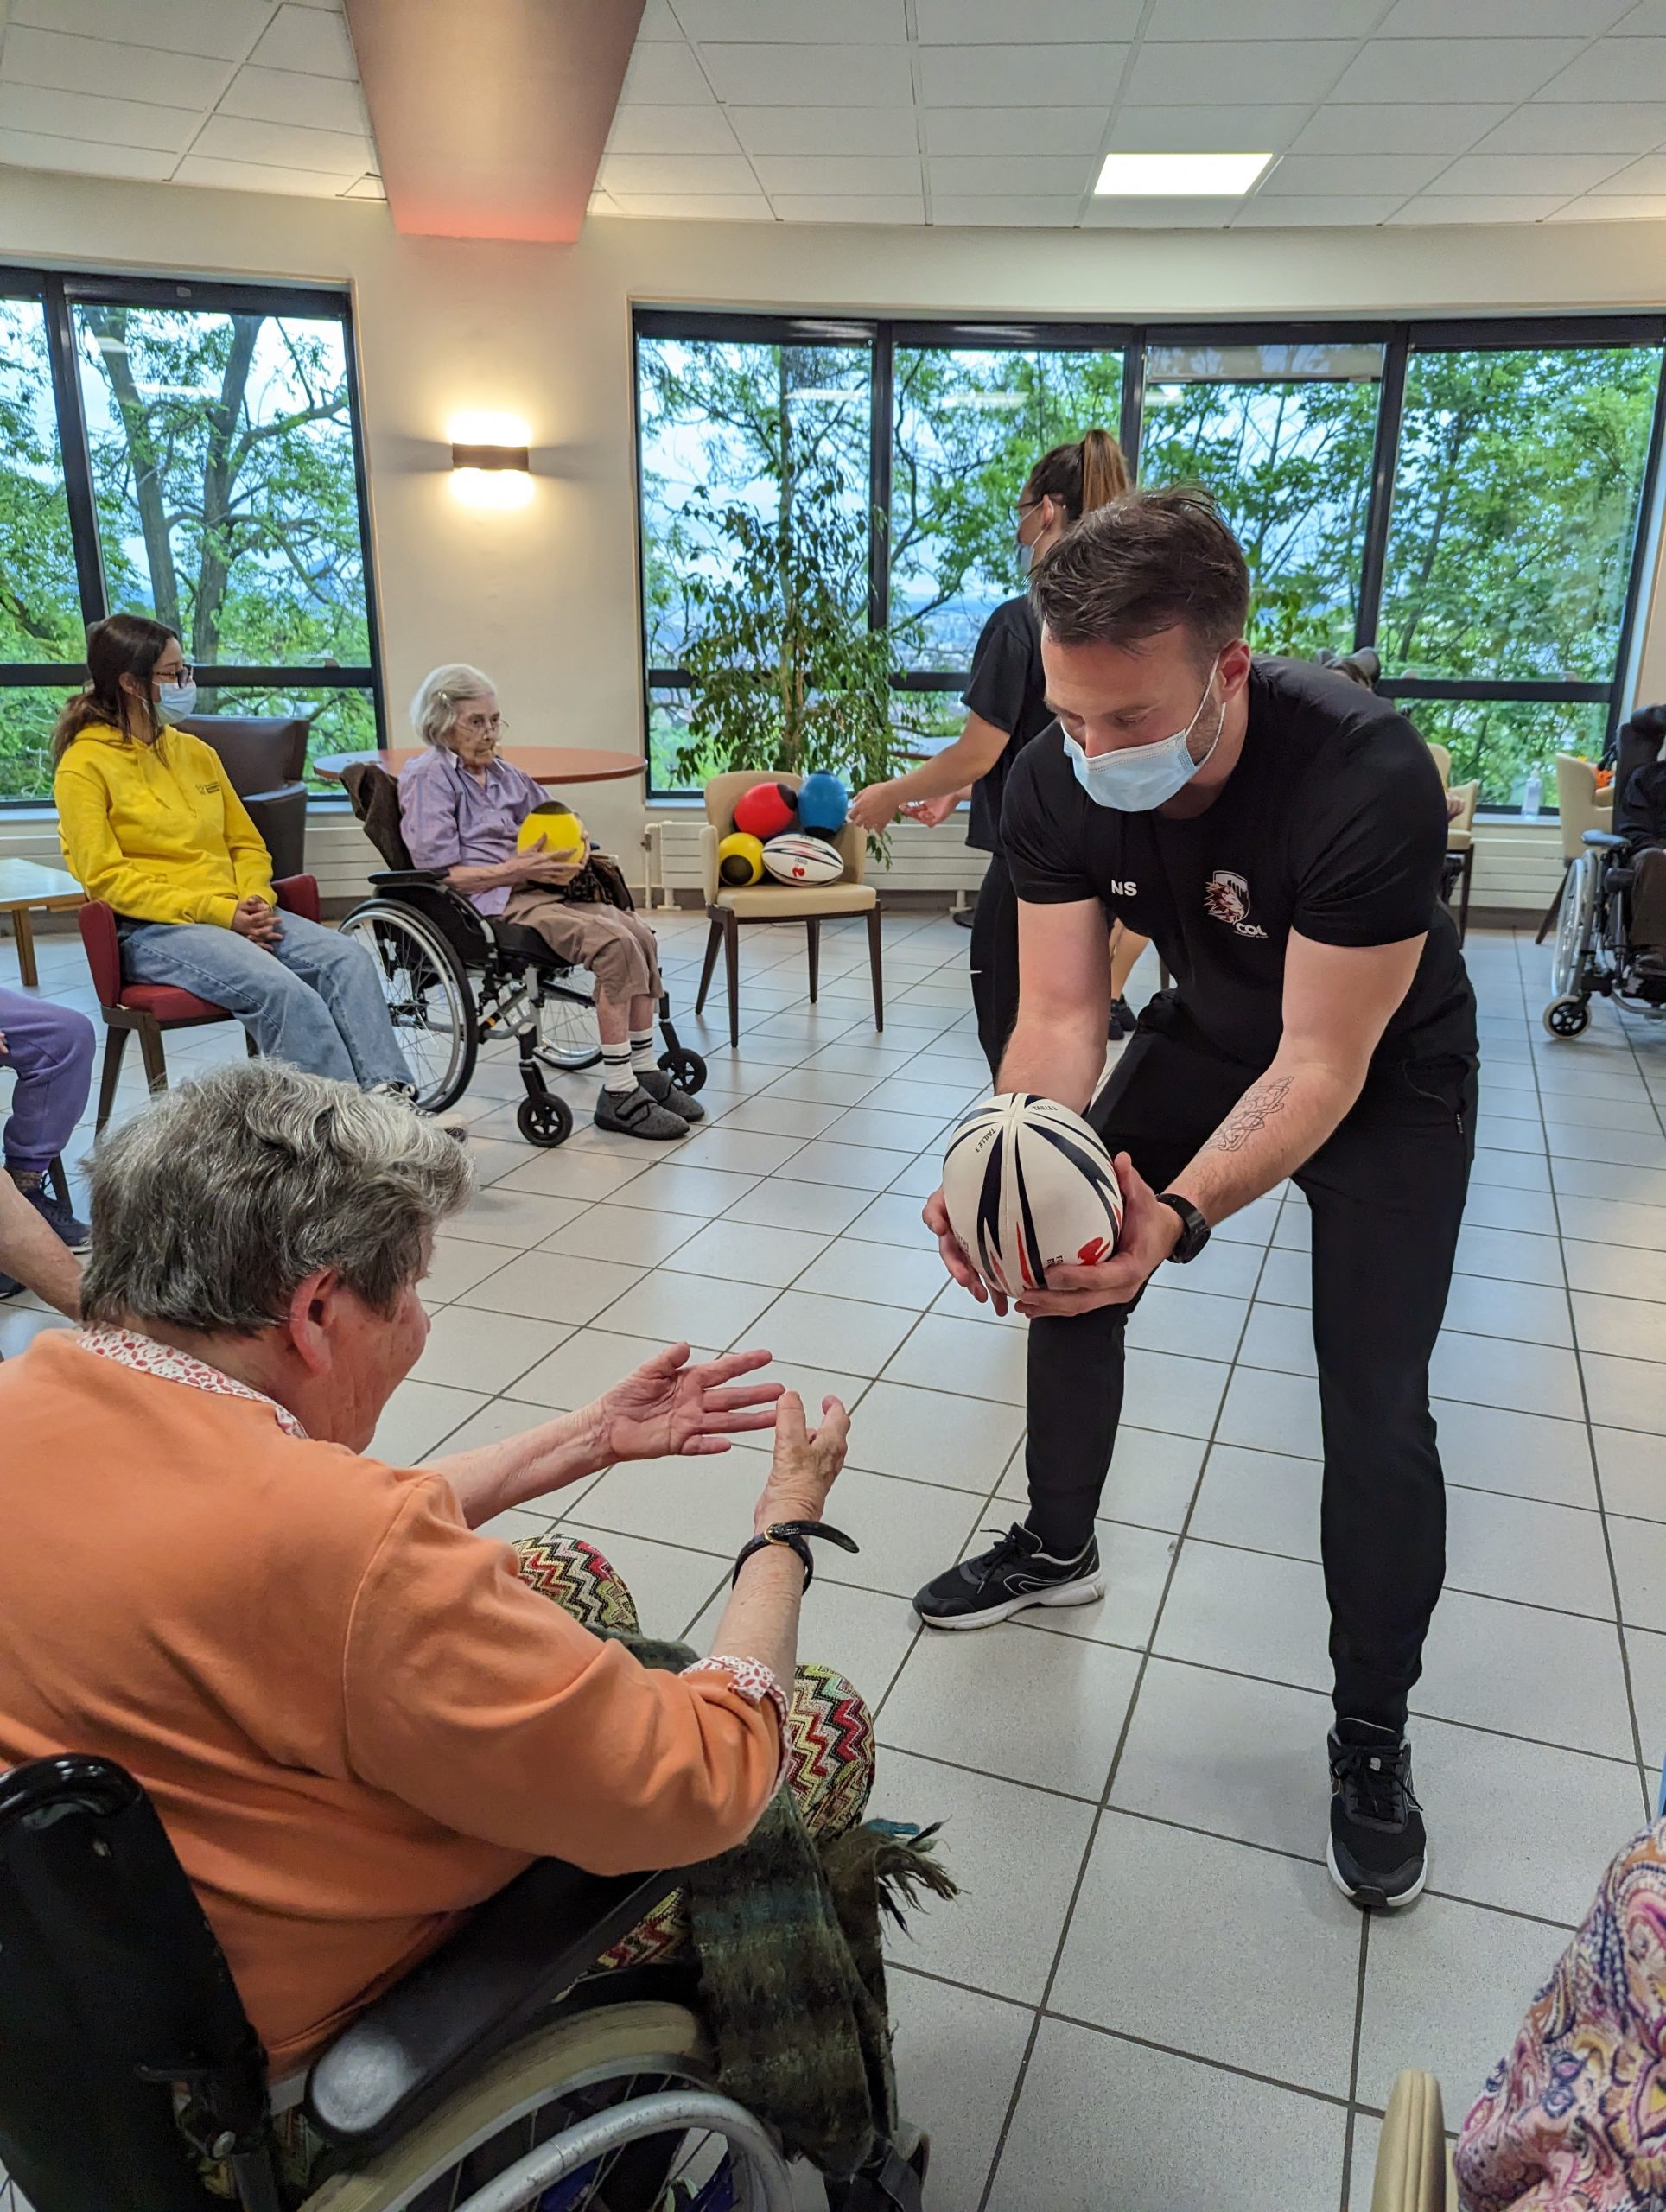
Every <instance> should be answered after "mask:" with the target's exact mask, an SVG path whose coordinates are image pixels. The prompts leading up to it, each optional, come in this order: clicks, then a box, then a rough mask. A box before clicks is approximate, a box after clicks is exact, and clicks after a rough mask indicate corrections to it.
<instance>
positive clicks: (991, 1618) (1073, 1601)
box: [914, 1522, 1105, 1628]
mask: <svg viewBox="0 0 1666 2212" xmlns="http://www.w3.org/2000/svg"><path fill="white" fill-rule="evenodd" d="M1104 1594H1105V1578H1104V1576H1103V1574H1102V1573H1100V1571H1099V1547H1098V1545H1097V1542H1096V1541H1094V1539H1093V1538H1092V1537H1091V1536H1090V1537H1089V1538H1088V1541H1087V1547H1086V1548H1085V1549H1084V1550H1083V1551H1079V1552H1078V1553H1077V1554H1076V1556H1075V1558H1074V1559H1055V1558H1054V1557H1053V1555H1052V1553H1051V1552H1044V1551H1043V1550H1042V1548H1041V1539H1040V1536H1038V1535H1036V1534H1035V1533H1034V1531H1033V1529H1026V1528H1023V1527H1021V1525H1020V1524H1019V1523H1018V1522H1014V1524H1013V1526H1012V1527H1011V1528H1010V1529H1008V1531H1007V1533H1006V1535H1004V1536H1003V1537H1002V1539H1001V1541H1000V1542H999V1543H998V1544H997V1545H996V1546H995V1548H994V1550H993V1551H987V1552H979V1553H978V1554H977V1555H976V1558H974V1559H963V1560H961V1562H960V1564H959V1565H958V1566H957V1567H950V1568H949V1569H948V1570H947V1571H946V1572H945V1573H942V1574H939V1575H938V1576H937V1577H936V1578H935V1580H932V1581H930V1582H928V1583H927V1584H926V1585H925V1588H924V1589H923V1590H921V1591H919V1592H917V1593H916V1595H915V1598H914V1611H916V1612H917V1613H918V1614H919V1617H920V1618H921V1620H923V1621H924V1622H925V1625H926V1627H927V1628H989V1627H991V1626H992V1625H993V1624H994V1623H995V1622H996V1621H1004V1620H1008V1619H1010V1618H1011V1617H1012V1615H1013V1614H1014V1613H1021V1612H1022V1611H1023V1610H1024V1608H1025V1606H1026V1605H1091V1604H1092V1603H1093V1600H1094V1599H1096V1598H1103V1596H1104Z"/></svg>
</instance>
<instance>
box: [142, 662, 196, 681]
mask: <svg viewBox="0 0 1666 2212" xmlns="http://www.w3.org/2000/svg"><path fill="white" fill-rule="evenodd" d="M150 673H151V674H152V676H154V677H156V681H157V683H195V681H196V675H197V671H195V669H194V668H193V667H192V665H191V664H190V662H189V661H188V660H181V661H175V663H174V664H173V665H172V666H171V667H169V668H162V667H156V668H153V669H152V670H151V671H150Z"/></svg>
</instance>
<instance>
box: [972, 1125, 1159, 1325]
mask: <svg viewBox="0 0 1666 2212" xmlns="http://www.w3.org/2000/svg"><path fill="white" fill-rule="evenodd" d="M943 1202H944V1205H945V1206H946V1207H947V1208H948V1210H949V1226H950V1227H951V1229H952V1230H954V1233H955V1235H956V1236H957V1237H958V1238H959V1240H960V1242H961V1243H962V1245H963V1247H964V1249H965V1252H966V1255H967V1257H968V1258H969V1259H970V1262H971V1263H972V1265H973V1266H974V1267H975V1268H976V1269H977V1272H978V1273H979V1274H981V1275H982V1278H983V1280H984V1281H985V1282H986V1283H988V1284H989V1287H990V1288H991V1289H992V1290H999V1291H1003V1292H1004V1293H1005V1294H1006V1295H1007V1296H1008V1298H1021V1297H1022V1296H1023V1294H1024V1293H1025V1292H1026V1291H1027V1290H1040V1289H1044V1288H1045V1287H1046V1280H1047V1270H1048V1268H1054V1267H1084V1268H1091V1267H1097V1266H1098V1265H1099V1264H1100V1263H1101V1262H1103V1261H1105V1260H1108V1259H1109V1258H1110V1255H1111V1254H1112V1252H1113V1251H1115V1249H1116V1235H1117V1231H1118V1230H1120V1229H1121V1227H1122V1189H1121V1186H1120V1185H1119V1184H1118V1183H1117V1180H1116V1169H1115V1167H1114V1166H1112V1165H1111V1159H1110V1154H1109V1153H1108V1152H1107V1151H1106V1150H1105V1147H1104V1146H1103V1143H1102V1142H1101V1141H1100V1139H1099V1135H1098V1132H1097V1130H1096V1129H1094V1128H1093V1127H1092V1126H1091V1124H1090V1123H1089V1122H1084V1120H1083V1118H1082V1116H1080V1115H1079V1114H1072V1113H1071V1110H1070V1109H1069V1107H1068V1106H1061V1105H1059V1103H1058V1101H1057V1100H1056V1099H1053V1098H1038V1097H1035V1096H1032V1095H1030V1094H1029V1093H1027V1092H1025V1091H1007V1092H1002V1093H1001V1094H999V1095H998V1096H995V1097H994V1098H986V1099H985V1100H984V1101H983V1103H982V1105H980V1106H974V1107H973V1108H972V1109H971V1110H970V1113H968V1114H966V1115H965V1116H963V1117H962V1119H961V1121H960V1122H959V1123H958V1124H957V1127H956V1129H955V1133H954V1135H952V1136H951V1138H950V1140H949V1148H948V1150H947V1151H946V1152H945V1153H944V1157H943Z"/></svg>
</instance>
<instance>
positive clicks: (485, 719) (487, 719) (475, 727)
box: [457, 715, 503, 737]
mask: <svg viewBox="0 0 1666 2212" xmlns="http://www.w3.org/2000/svg"><path fill="white" fill-rule="evenodd" d="M457 727H458V728H459V729H466V730H467V731H469V732H470V733H471V734H473V735H474V736H475V737H495V736H496V735H497V734H498V732H499V730H500V729H501V728H503V716H502V715H458V717H457Z"/></svg>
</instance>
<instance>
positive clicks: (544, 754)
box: [312, 745, 648, 784]
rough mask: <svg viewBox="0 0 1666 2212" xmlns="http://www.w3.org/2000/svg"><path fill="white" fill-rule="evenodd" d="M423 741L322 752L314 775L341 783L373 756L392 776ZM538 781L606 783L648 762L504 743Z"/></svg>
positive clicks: (417, 755)
mask: <svg viewBox="0 0 1666 2212" xmlns="http://www.w3.org/2000/svg"><path fill="white" fill-rule="evenodd" d="M428 749H429V748H428V747H426V746H424V745H391V746H390V747H388V749H387V751H386V752H385V753H320V754H319V755H318V757H317V758H316V759H315V760H314V762H313V764H312V765H313V772H314V774H315V775H319V776H324V777H327V779H329V780H330V781H331V782H332V783H340V780H341V772H342V770H343V769H344V768H349V767H351V766H353V762H354V761H355V760H375V761H378V762H379V763H380V765H381V766H383V767H384V768H385V769H386V770H387V772H388V773H389V774H390V775H391V776H397V774H398V772H399V771H400V770H401V769H402V768H403V767H405V766H407V765H408V764H409V763H410V761H412V760H420V759H421V758H422V756H423V753H425V752H427V751H428ZM499 758H500V759H502V760H506V761H507V762H508V763H509V765H510V766H511V767H512V768H518V769H519V770H520V771H521V772H522V773H523V774H524V775H528V776H531V779H532V780H533V782H534V783H537V784H607V783H613V782H616V781H618V780H620V779H623V778H624V777H626V776H639V775H640V774H641V773H642V771H643V770H644V769H645V767H646V766H647V765H648V764H647V762H646V761H645V760H644V759H643V758H642V756H641V755H640V754H639V753H606V752H603V751H602V750H601V747H598V746H590V745H506V746H505V747H504V748H503V750H502V753H500V755H499Z"/></svg>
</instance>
